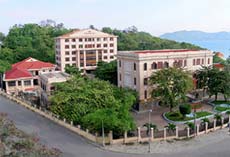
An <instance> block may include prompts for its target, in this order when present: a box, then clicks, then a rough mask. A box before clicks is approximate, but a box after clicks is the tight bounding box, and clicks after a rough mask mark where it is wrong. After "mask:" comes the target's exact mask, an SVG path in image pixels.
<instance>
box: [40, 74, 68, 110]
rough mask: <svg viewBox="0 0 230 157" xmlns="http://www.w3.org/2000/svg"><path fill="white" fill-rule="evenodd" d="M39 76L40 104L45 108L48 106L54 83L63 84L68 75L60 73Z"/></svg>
mask: <svg viewBox="0 0 230 157" xmlns="http://www.w3.org/2000/svg"><path fill="white" fill-rule="evenodd" d="M39 76H40V104H41V106H44V107H47V106H48V105H49V96H50V95H52V92H53V91H54V90H55V86H54V83H60V82H65V81H67V80H68V79H69V78H70V75H69V74H67V73H64V72H61V71H55V72H49V73H43V74H41V75H39Z"/></svg>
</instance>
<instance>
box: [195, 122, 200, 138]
mask: <svg viewBox="0 0 230 157" xmlns="http://www.w3.org/2000/svg"><path fill="white" fill-rule="evenodd" d="M199 130H200V125H199V124H197V125H196V135H197V136H198V135H199Z"/></svg>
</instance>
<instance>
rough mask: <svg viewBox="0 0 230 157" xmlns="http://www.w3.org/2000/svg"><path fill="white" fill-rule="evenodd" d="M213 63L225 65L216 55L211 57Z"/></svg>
mask: <svg viewBox="0 0 230 157" xmlns="http://www.w3.org/2000/svg"><path fill="white" fill-rule="evenodd" d="M213 63H225V60H224V59H223V58H220V57H218V56H217V55H216V54H215V55H214V56H213Z"/></svg>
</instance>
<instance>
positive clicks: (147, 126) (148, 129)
mask: <svg viewBox="0 0 230 157" xmlns="http://www.w3.org/2000/svg"><path fill="white" fill-rule="evenodd" d="M143 127H146V128H147V130H146V135H149V132H150V129H151V128H153V130H154V131H157V130H158V129H157V125H156V124H152V123H150V124H149V123H145V124H144V125H143Z"/></svg>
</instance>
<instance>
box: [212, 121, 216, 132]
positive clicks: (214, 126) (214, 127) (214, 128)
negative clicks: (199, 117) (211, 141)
mask: <svg viewBox="0 0 230 157" xmlns="http://www.w3.org/2000/svg"><path fill="white" fill-rule="evenodd" d="M213 130H214V131H215V130H216V119H214V125H213Z"/></svg>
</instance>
